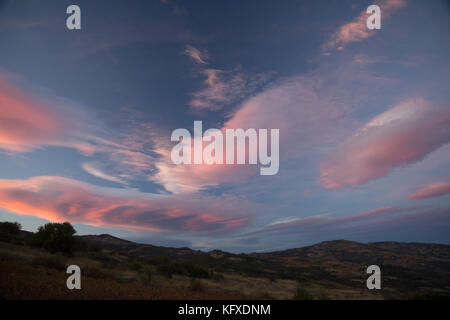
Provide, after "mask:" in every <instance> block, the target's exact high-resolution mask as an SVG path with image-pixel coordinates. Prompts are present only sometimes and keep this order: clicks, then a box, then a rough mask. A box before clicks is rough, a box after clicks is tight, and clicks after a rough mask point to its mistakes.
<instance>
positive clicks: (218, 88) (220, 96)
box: [189, 69, 268, 111]
mask: <svg viewBox="0 0 450 320" xmlns="http://www.w3.org/2000/svg"><path fill="white" fill-rule="evenodd" d="M201 74H202V75H203V76H204V77H205V80H204V82H203V88H201V89H200V90H198V91H195V92H194V93H192V99H191V101H189V106H190V107H191V111H200V110H220V109H222V108H223V107H224V106H226V105H229V104H231V103H234V102H236V101H239V100H241V99H243V98H245V97H246V96H248V95H250V94H251V93H253V92H254V91H255V90H256V89H257V88H258V87H259V86H261V85H262V84H264V83H265V82H266V81H267V78H268V75H267V74H259V75H245V74H244V73H242V72H239V71H224V70H218V69H204V70H202V71H201Z"/></svg>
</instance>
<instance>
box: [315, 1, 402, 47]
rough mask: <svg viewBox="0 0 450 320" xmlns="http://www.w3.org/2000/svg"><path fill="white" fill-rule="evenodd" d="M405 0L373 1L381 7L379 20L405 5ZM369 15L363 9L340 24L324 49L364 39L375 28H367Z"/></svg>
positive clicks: (384, 19) (373, 32)
mask: <svg viewBox="0 0 450 320" xmlns="http://www.w3.org/2000/svg"><path fill="white" fill-rule="evenodd" d="M406 3H407V1H406V0H379V1H375V3H373V4H375V5H378V6H379V7H380V9H381V19H382V20H381V21H382V26H383V22H384V21H386V19H388V18H389V17H390V16H391V15H392V14H393V13H395V12H396V11H397V10H398V9H400V8H402V7H404V6H406ZM369 16H370V15H369V14H367V13H366V11H365V10H364V11H363V12H361V14H360V15H359V16H358V17H357V18H355V19H353V20H352V21H351V22H348V23H346V24H344V25H342V26H341V27H340V28H339V29H338V31H337V32H336V33H334V34H333V36H332V37H331V39H330V40H329V41H328V42H327V43H326V44H325V45H324V46H323V47H324V49H329V48H337V49H338V50H343V49H344V45H346V44H347V43H350V42H358V41H362V40H365V39H367V38H369V37H371V36H373V35H374V34H375V33H376V30H370V29H368V28H367V25H366V22H367V18H368V17H369Z"/></svg>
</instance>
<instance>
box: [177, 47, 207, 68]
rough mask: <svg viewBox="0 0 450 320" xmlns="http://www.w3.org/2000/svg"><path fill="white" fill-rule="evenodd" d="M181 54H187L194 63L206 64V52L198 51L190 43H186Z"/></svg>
mask: <svg viewBox="0 0 450 320" xmlns="http://www.w3.org/2000/svg"><path fill="white" fill-rule="evenodd" d="M183 54H185V55H187V56H188V57H189V58H191V59H192V60H193V61H194V62H196V63H199V64H207V62H206V59H207V57H208V54H207V53H206V51H204V52H200V50H199V49H197V48H195V47H193V46H191V45H187V46H186V49H185V50H184V51H183Z"/></svg>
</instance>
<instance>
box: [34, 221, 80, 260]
mask: <svg viewBox="0 0 450 320" xmlns="http://www.w3.org/2000/svg"><path fill="white" fill-rule="evenodd" d="M75 232H76V231H75V229H74V228H73V227H72V225H71V224H70V223H69V222H64V223H47V224H45V225H44V226H41V227H39V229H38V232H37V233H35V234H34V236H33V239H32V244H33V245H35V246H38V247H41V248H44V249H46V250H48V251H50V252H52V253H55V252H62V253H64V254H66V255H71V254H72V252H73V251H75V249H77V247H79V246H80V243H79V242H80V241H82V240H81V239H76V238H75V237H74V234H75Z"/></svg>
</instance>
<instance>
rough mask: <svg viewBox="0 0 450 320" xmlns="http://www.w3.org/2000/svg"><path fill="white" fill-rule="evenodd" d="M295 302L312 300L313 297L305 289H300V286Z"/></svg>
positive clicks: (296, 292) (295, 295)
mask: <svg viewBox="0 0 450 320" xmlns="http://www.w3.org/2000/svg"><path fill="white" fill-rule="evenodd" d="M293 299H294V300H312V299H313V296H312V295H311V294H310V293H309V292H308V291H307V290H305V289H303V288H302V287H300V285H299V286H298V287H297V290H296V291H295V294H294V297H293Z"/></svg>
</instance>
